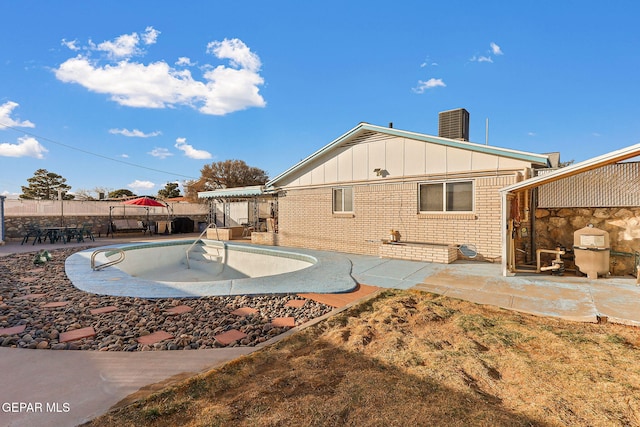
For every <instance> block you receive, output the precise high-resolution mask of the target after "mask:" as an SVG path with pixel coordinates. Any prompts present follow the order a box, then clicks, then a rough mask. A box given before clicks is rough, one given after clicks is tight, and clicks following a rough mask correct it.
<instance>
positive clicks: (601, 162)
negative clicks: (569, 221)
mask: <svg viewBox="0 0 640 427" xmlns="http://www.w3.org/2000/svg"><path fill="white" fill-rule="evenodd" d="M637 156H640V144H635V145H631V146H629V147H626V148H622V149H620V150H616V151H612V152H610V153H607V154H603V155H601V156H598V157H594V158H592V159H588V160H585V161H583V162H580V163H576V164H574V165H571V166H567V167H564V168H560V169H558V170H555V171H553V172H551V173H548V174H544V175H539V176H537V177H534V178H529V179H526V180H524V181H520V182H518V183H516V184H512V185H509V186H508V187H504V188H502V189H501V190H500V192H501V193H510V192H513V191H522V190H527V189H531V188H535V187H539V186H540V185H543V184H547V183H549V182H553V181H557V180H559V179H562V178H568V177H570V176H573V175H578V174H579V173H582V172H587V171H590V170H593V169H597V168H600V167H602V166H606V165H611V164H613V163H618V162H621V161H623V160H628V159H631V158H633V157H637Z"/></svg>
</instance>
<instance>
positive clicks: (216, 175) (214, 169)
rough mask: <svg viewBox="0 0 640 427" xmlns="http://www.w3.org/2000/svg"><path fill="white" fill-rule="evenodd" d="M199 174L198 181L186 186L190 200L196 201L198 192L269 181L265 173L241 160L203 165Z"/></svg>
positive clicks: (261, 183)
mask: <svg viewBox="0 0 640 427" xmlns="http://www.w3.org/2000/svg"><path fill="white" fill-rule="evenodd" d="M200 174H201V175H200V179H198V180H194V181H190V182H188V183H187V185H186V187H187V189H188V190H187V196H188V197H189V198H190V199H196V198H197V193H198V192H199V191H210V190H215V189H218V188H234V187H247V186H250V185H263V184H264V183H266V182H267V181H268V180H269V177H268V176H267V173H266V172H265V171H263V170H262V169H260V168H256V167H253V166H249V165H247V164H246V163H245V162H244V161H242V160H224V161H220V162H215V163H211V164H210V165H204V167H203V168H202V169H201V170H200Z"/></svg>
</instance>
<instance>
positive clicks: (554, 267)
mask: <svg viewBox="0 0 640 427" xmlns="http://www.w3.org/2000/svg"><path fill="white" fill-rule="evenodd" d="M542 253H545V254H556V259H555V260H554V261H556V264H553V265H551V266H549V267H540V254H542ZM564 254H565V251H564V250H562V249H538V250H536V273H541V272H543V271H549V270H558V269H559V268H560V266H561V264H562V259H561V258H560V256H562V255H564Z"/></svg>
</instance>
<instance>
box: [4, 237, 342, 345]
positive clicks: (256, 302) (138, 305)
mask: <svg viewBox="0 0 640 427" xmlns="http://www.w3.org/2000/svg"><path fill="white" fill-rule="evenodd" d="M77 250H79V248H65V249H60V250H55V251H52V255H53V256H52V259H51V260H50V261H48V262H47V264H46V274H44V273H45V272H44V270H43V269H37V271H34V272H30V269H32V266H33V264H32V261H33V258H32V257H33V254H32V253H31V254H30V253H26V254H14V255H8V256H6V257H1V258H0V283H1V284H2V286H0V345H2V346H5V347H9V346H13V347H22V348H30V347H31V348H39V349H46V348H48V349H52V350H53V349H55V350H65V349H77V350H93V351H153V350H156V351H165V350H169V349H171V350H183V349H184V350H192V349H206V348H219V347H224V346H228V345H232V346H238V345H243V346H244V345H246V346H255V345H257V344H259V343H261V342H264V341H266V340H267V339H269V338H271V337H272V336H275V335H277V334H279V333H282V332H284V331H285V330H287V329H288V328H274V327H273V326H271V325H268V323H269V322H270V319H274V318H277V317H295V318H296V319H298V322H303V321H304V319H313V318H315V317H317V316H321V315H323V314H325V313H328V312H329V311H331V310H332V308H331V307H329V306H325V305H322V304H319V303H316V302H315V301H313V300H303V299H300V297H299V296H296V295H262V296H221V297H203V298H199V299H197V300H196V299H178V298H164V299H154V300H146V299H142V298H129V297H112V296H96V295H94V294H88V293H85V292H82V291H79V290H78V289H76V288H75V287H73V286H72V285H71V283H70V282H69V280H68V278H67V277H66V276H65V274H64V262H65V259H66V258H67V257H68V256H69V255H70V254H71V253H73V252H75V251H77ZM45 277H46V280H45V279H44V278H45ZM21 279H27V280H26V281H21ZM26 282H30V283H28V284H27V283H26ZM25 295H32V296H30V297H28V298H24V296H25ZM35 296H38V297H37V298H36V297H35ZM41 303H45V304H46V303H54V304H55V305H56V306H57V305H60V306H61V307H62V308H56V307H51V308H45V307H43V306H42V305H40V304H41ZM62 304H65V305H64V306H63V305H62ZM187 304H188V306H187ZM300 304H302V305H303V306H302V307H296V305H300ZM114 308H115V310H114ZM238 308H246V309H248V311H247V312H248V313H251V314H252V315H248V316H247V315H245V316H244V317H243V316H236V315H234V314H231V312H232V311H234V310H236V309H238ZM107 309H108V310H109V312H108V314H106V313H107ZM172 313H173V314H174V315H171V314H172ZM176 314H177V315H176ZM83 325H85V326H88V325H91V326H92V327H93V329H94V331H95V336H93V337H86V338H81V341H77V342H75V343H71V342H69V343H65V342H61V341H62V339H61V334H60V331H68V332H71V331H72V330H74V329H75V330H78V329H82V326H83ZM16 326H19V327H20V330H19V331H15V332H11V331H10V332H11V333H10V334H6V335H5V336H2V333H1V332H2V330H3V329H2V328H13V327H16ZM230 329H237V330H242V331H243V332H242V333H244V334H245V336H243V337H242V338H236V339H235V340H233V341H230V342H227V343H221V342H220V341H219V340H217V339H216V338H215V337H216V336H217V335H220V334H223V333H225V332H227V331H229V330H230ZM153 331H167V333H168V334H169V335H170V336H175V337H178V338H176V339H171V340H170V341H169V340H168V339H165V340H164V341H159V342H154V343H151V344H149V343H146V342H142V343H139V342H138V341H137V339H139V338H141V337H148V336H150V335H152V334H151V333H150V332H153ZM62 338H63V339H64V338H65V337H64V336H63V337H62Z"/></svg>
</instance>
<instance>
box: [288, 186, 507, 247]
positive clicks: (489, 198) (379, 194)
mask: <svg viewBox="0 0 640 427" xmlns="http://www.w3.org/2000/svg"><path fill="white" fill-rule="evenodd" d="M419 182H424V181H418V180H416V181H410V182H395V183H380V184H378V183H376V184H361V185H354V186H353V196H354V213H353V214H333V213H332V188H333V187H331V186H327V187H320V188H307V189H289V190H287V193H286V195H285V196H284V197H280V198H279V200H278V203H279V217H278V227H279V228H278V234H279V236H278V238H279V244H280V245H283V246H294V247H307V248H313V249H322V250H331V251H340V252H349V253H360V254H367V255H378V250H379V246H380V242H381V240H382V239H386V238H387V237H388V235H389V233H390V230H391V229H394V230H398V231H399V232H400V239H401V240H402V241H409V242H420V243H437V244H445V245H457V244H469V243H472V244H474V245H476V247H477V250H478V253H479V256H480V257H488V258H496V257H499V256H500V253H501V237H500V230H501V225H500V195H499V193H498V190H499V189H500V188H502V187H505V186H507V185H509V184H513V183H514V182H515V176H514V175H513V174H509V175H504V176H492V177H478V178H475V185H474V189H475V190H474V191H475V193H474V194H475V210H474V212H473V213H472V214H450V213H442V214H419V213H418V183H419Z"/></svg>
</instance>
